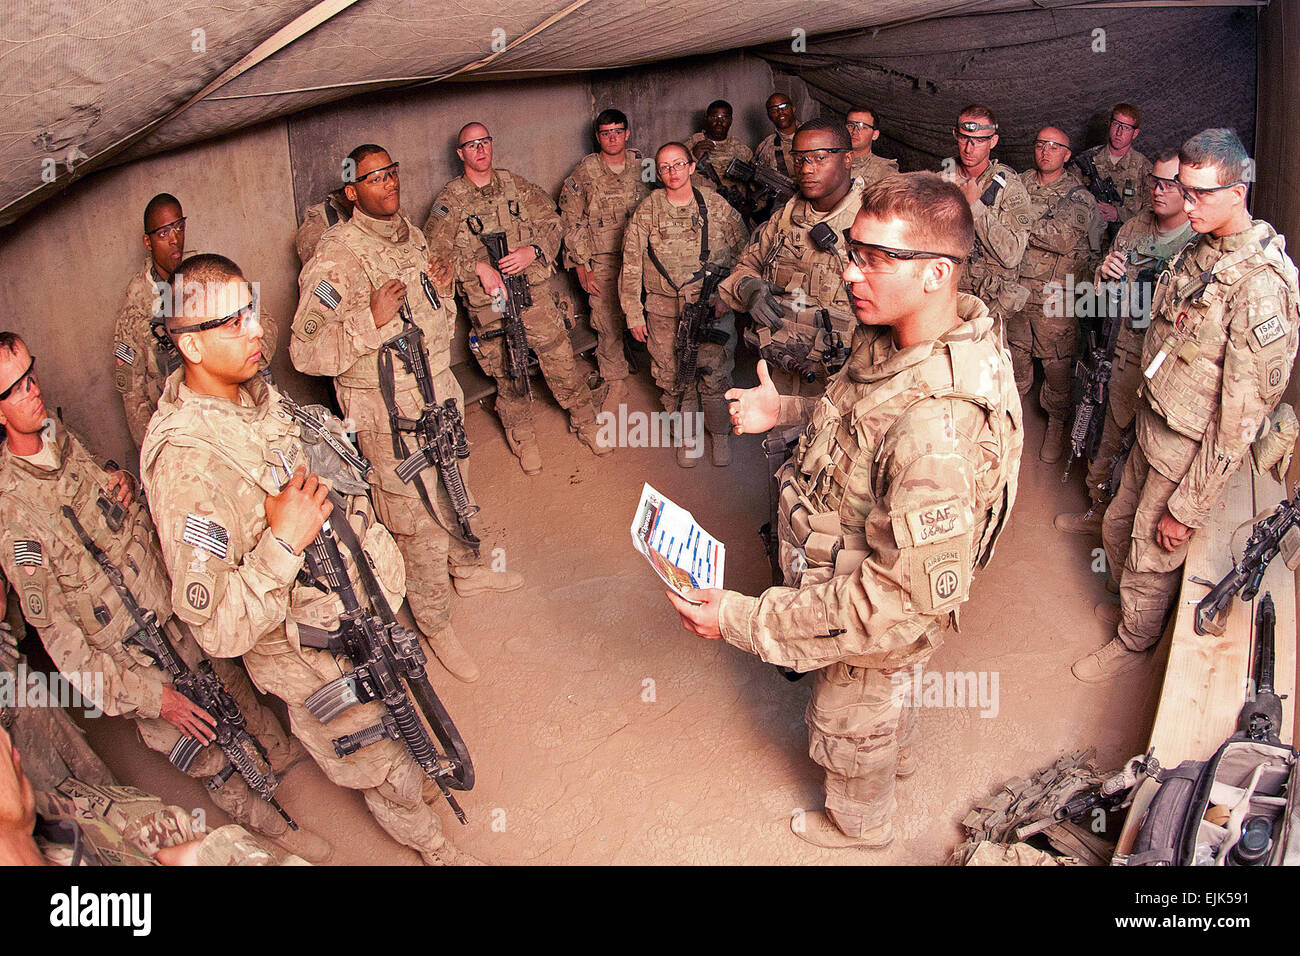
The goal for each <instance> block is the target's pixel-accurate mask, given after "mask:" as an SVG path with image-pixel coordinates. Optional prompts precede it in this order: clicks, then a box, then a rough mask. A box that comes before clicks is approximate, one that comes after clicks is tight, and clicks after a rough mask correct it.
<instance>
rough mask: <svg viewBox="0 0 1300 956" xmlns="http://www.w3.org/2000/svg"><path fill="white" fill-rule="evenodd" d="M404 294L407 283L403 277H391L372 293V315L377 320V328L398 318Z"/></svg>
mask: <svg viewBox="0 0 1300 956" xmlns="http://www.w3.org/2000/svg"><path fill="white" fill-rule="evenodd" d="M404 295H406V283H405V282H403V281H402V280H401V279H389V280H388V281H387V282H385V283H384V284H383V285H381V286H380V287H379V288H378V289H375V290H374V291H372V292H371V293H370V317H371V318H372V319H374V320H375V328H380V327H381V326H385V325H387V324H388V323H389V322H391V321H393V319H395V318H397V311H398V309H400V308H401V307H402V297H403V296H404Z"/></svg>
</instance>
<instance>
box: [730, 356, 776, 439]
mask: <svg viewBox="0 0 1300 956" xmlns="http://www.w3.org/2000/svg"><path fill="white" fill-rule="evenodd" d="M723 397H724V398H726V400H727V401H728V402H730V403H731V404H730V413H731V430H732V431H734V432H735V433H736V434H737V435H757V434H760V433H762V432H765V431H770V430H771V429H772V428H774V427H775V426H776V422H777V418H778V417H779V416H780V413H781V393H780V392H778V391H777V390H776V386H775V385H773V384H772V376H771V375H769V374H768V371H767V362H766V361H765V360H763V359H759V360H758V387H757V388H732V389H728V390H727V394H726V395H725V396H723Z"/></svg>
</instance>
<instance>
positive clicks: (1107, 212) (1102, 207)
mask: <svg viewBox="0 0 1300 956" xmlns="http://www.w3.org/2000/svg"><path fill="white" fill-rule="evenodd" d="M1097 212H1099V213H1101V218H1102V219H1105V220H1106V221H1107V222H1114V221H1115V220H1116V219H1118V218H1119V210H1118V209H1116V208H1115V207H1114V206H1112V205H1111V204H1110V203H1108V202H1098V203H1097Z"/></svg>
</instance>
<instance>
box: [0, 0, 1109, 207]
mask: <svg viewBox="0 0 1300 956" xmlns="http://www.w3.org/2000/svg"><path fill="white" fill-rule="evenodd" d="M1068 5H1069V4H1068V3H1066V2H1064V0H1061V2H1053V0H1037V2H1032V3H1026V2H1021V0H975V2H957V3H952V2H939V0H878V2H872V3H863V2H860V0H823V2H819V3H816V4H810V3H806V2H790V0H747V2H746V3H744V4H743V6H742V5H733V6H720V5H718V4H716V3H714V2H712V0H658V2H653V3H651V2H646V0H543V2H536V3H529V4H522V3H519V2H518V0H476V2H473V3H465V2H458V3H455V4H452V3H445V2H438V3H429V2H426V0H322V2H319V3H311V2H307V0H257V2H253V0H228V2H224V3H222V4H221V5H219V6H218V5H212V4H207V3H198V2H193V0H182V2H181V3H175V2H173V3H158V2H156V0H126V2H107V0H69V2H63V3H59V4H25V5H10V7H9V9H7V10H6V13H5V23H4V27H5V28H4V30H3V31H0V109H2V110H3V112H4V116H5V123H4V132H3V133H0V144H2V145H3V151H2V154H3V156H4V159H3V160H2V161H0V226H2V225H5V224H7V223H10V222H13V221H14V220H15V219H16V218H18V217H19V216H21V215H23V214H24V213H26V212H27V211H29V210H31V209H33V208H35V207H36V206H37V205H38V204H39V203H41V202H42V201H44V200H46V199H48V198H49V197H50V196H52V195H54V194H55V193H57V192H58V191H60V190H62V189H64V188H66V187H67V186H68V185H69V184H70V183H71V182H73V181H75V180H76V179H78V178H81V177H83V176H85V175H87V174H88V173H90V172H92V171H94V170H96V169H102V168H105V167H107V166H110V165H114V164H120V163H123V162H128V161H131V160H133V159H138V158H140V157H143V156H147V155H152V154H155V153H158V152H162V151H165V150H169V149H174V148H176V147H178V146H182V145H187V144H192V143H197V142H201V141H204V140H208V139H212V138H215V137H218V136H221V135H223V134H226V133H229V132H232V131H234V130H238V129H241V128H244V127H247V126H250V125H253V124H256V123H259V122H262V121H265V120H267V119H270V118H273V117H278V116H284V115H288V114H291V113H296V112H299V111H302V110H305V109H309V108H311V107H314V106H319V105H321V104H324V103H329V102H333V101H335V100H338V99H342V98H344V97H348V96H352V95H354V94H356V93H361V92H366V91H373V90H376V89H384V88H398V87H410V86H416V85H420V84H427V83H436V82H446V81H450V80H458V79H469V78H473V79H521V78H526V77H533V76H538V75H542V74H563V73H572V72H576V71H593V70H604V69H613V68H618V67H626V66H629V65H635V64H640V63H649V62H652V61H658V60H664V59H669V58H675V57H684V56H691V55H697V54H703V53H710V52H716V51H722V50H730V49H736V48H741V47H750V46H755V45H760V44H775V43H781V44H785V45H787V46H790V47H792V48H793V47H795V46H797V45H798V44H799V43H800V42H809V41H810V40H811V38H815V37H817V36H819V35H822V34H828V33H836V32H842V31H848V30H855V29H860V28H877V27H879V28H884V29H882V32H881V35H882V36H888V35H890V33H891V30H890V29H889V28H890V27H891V25H895V24H907V23H913V24H915V23H916V22H917V21H921V20H926V21H933V20H935V18H945V17H948V16H950V15H953V14H958V13H960V14H970V13H972V12H981V13H990V12H997V11H1014V10H1025V9H1030V8H1032V9H1033V10H1034V11H1035V13H1034V14H1032V16H1036V17H1039V18H1042V17H1044V16H1045V15H1047V14H1049V13H1051V11H1052V10H1053V9H1054V8H1057V7H1065V6H1068ZM1094 6H1100V7H1102V8H1103V10H1104V7H1105V6H1106V4H1098V5H1094ZM1101 12H1102V11H1098V12H1097V15H1098V16H1100V15H1101ZM1105 12H1107V13H1109V11H1105ZM962 19H965V18H964V17H963V18H962ZM940 22H943V23H946V24H949V25H948V26H946V27H944V28H943V30H945V31H947V32H948V33H949V34H950V35H951V33H952V31H953V30H954V29H956V30H958V31H960V30H964V29H965V28H964V27H961V26H959V25H957V24H958V22H957V21H946V20H943V21H940ZM1043 22H1044V23H1046V20H1044V21H1043ZM1042 29H1044V30H1048V31H1050V30H1051V27H1048V26H1044V27H1043V28H1042ZM908 35H909V36H913V35H914V36H916V37H918V38H919V39H920V40H921V41H923V39H924V37H923V35H921V34H912V33H909V34H908ZM928 36H930V37H931V38H937V37H938V36H939V34H934V33H932V34H928ZM950 46H951V43H950ZM810 49H811V47H810ZM825 89H826V90H827V91H828V92H833V87H832V86H830V85H828V86H826V88H825Z"/></svg>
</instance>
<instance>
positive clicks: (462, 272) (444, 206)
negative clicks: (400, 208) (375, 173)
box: [424, 169, 563, 310]
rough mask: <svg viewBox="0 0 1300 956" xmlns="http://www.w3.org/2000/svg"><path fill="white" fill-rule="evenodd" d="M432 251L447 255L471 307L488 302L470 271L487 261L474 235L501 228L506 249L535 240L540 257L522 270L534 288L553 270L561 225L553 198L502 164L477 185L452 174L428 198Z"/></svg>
mask: <svg viewBox="0 0 1300 956" xmlns="http://www.w3.org/2000/svg"><path fill="white" fill-rule="evenodd" d="M424 231H425V235H426V236H428V238H429V246H430V248H431V249H432V251H433V252H434V254H435V255H439V256H446V257H448V258H450V259H451V261H452V263H453V264H454V266H455V270H456V279H457V281H458V282H459V283H460V288H461V292H462V294H463V295H464V296H465V299H466V301H467V302H469V305H470V307H471V308H472V309H476V310H477V309H486V308H490V307H491V306H492V297H491V296H489V295H488V294H487V293H486V292H484V291H483V286H482V285H481V284H480V283H479V280H478V276H477V275H476V274H475V272H474V268H475V266H476V265H477V264H478V263H480V262H487V261H488V252H487V247H486V246H484V245H483V243H482V241H481V240H480V239H479V234H481V233H490V232H504V233H505V234H506V247H507V248H508V249H510V250H512V251H513V250H515V249H522V248H524V247H525V246H529V245H534V244H535V245H537V246H538V247H540V248H541V250H542V255H541V258H539V259H538V260H537V261H536V262H534V263H533V264H532V265H530V266H529V267H528V268H527V269H525V270H524V275H525V276H526V277H527V278H528V284H529V285H530V286H533V287H537V286H539V285H541V284H542V283H543V282H545V281H546V279H547V277H548V276H550V275H551V273H552V272H554V271H555V266H554V262H555V257H556V255H557V254H558V253H559V251H560V235H561V233H562V231H563V226H562V224H561V222H560V214H559V213H558V212H556V209H555V201H554V200H552V199H551V197H550V196H549V195H547V194H546V192H545V191H544V190H543V189H542V188H541V187H540V186H534V185H533V184H532V183H530V182H529V181H528V180H526V179H524V178H523V177H522V176H516V175H515V174H514V173H512V172H510V171H509V170H508V169H494V170H492V180H491V182H489V183H488V184H487V185H486V186H484V187H482V188H481V189H480V188H479V187H478V186H475V185H474V184H473V183H472V182H470V181H469V179H468V178H467V177H465V176H457V177H456V178H455V179H453V180H452V181H451V182H449V183H448V184H447V185H446V186H444V187H443V188H442V192H440V193H438V196H437V198H436V199H434V201H433V210H432V212H430V213H429V221H428V222H427V223H425V226H424Z"/></svg>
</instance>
